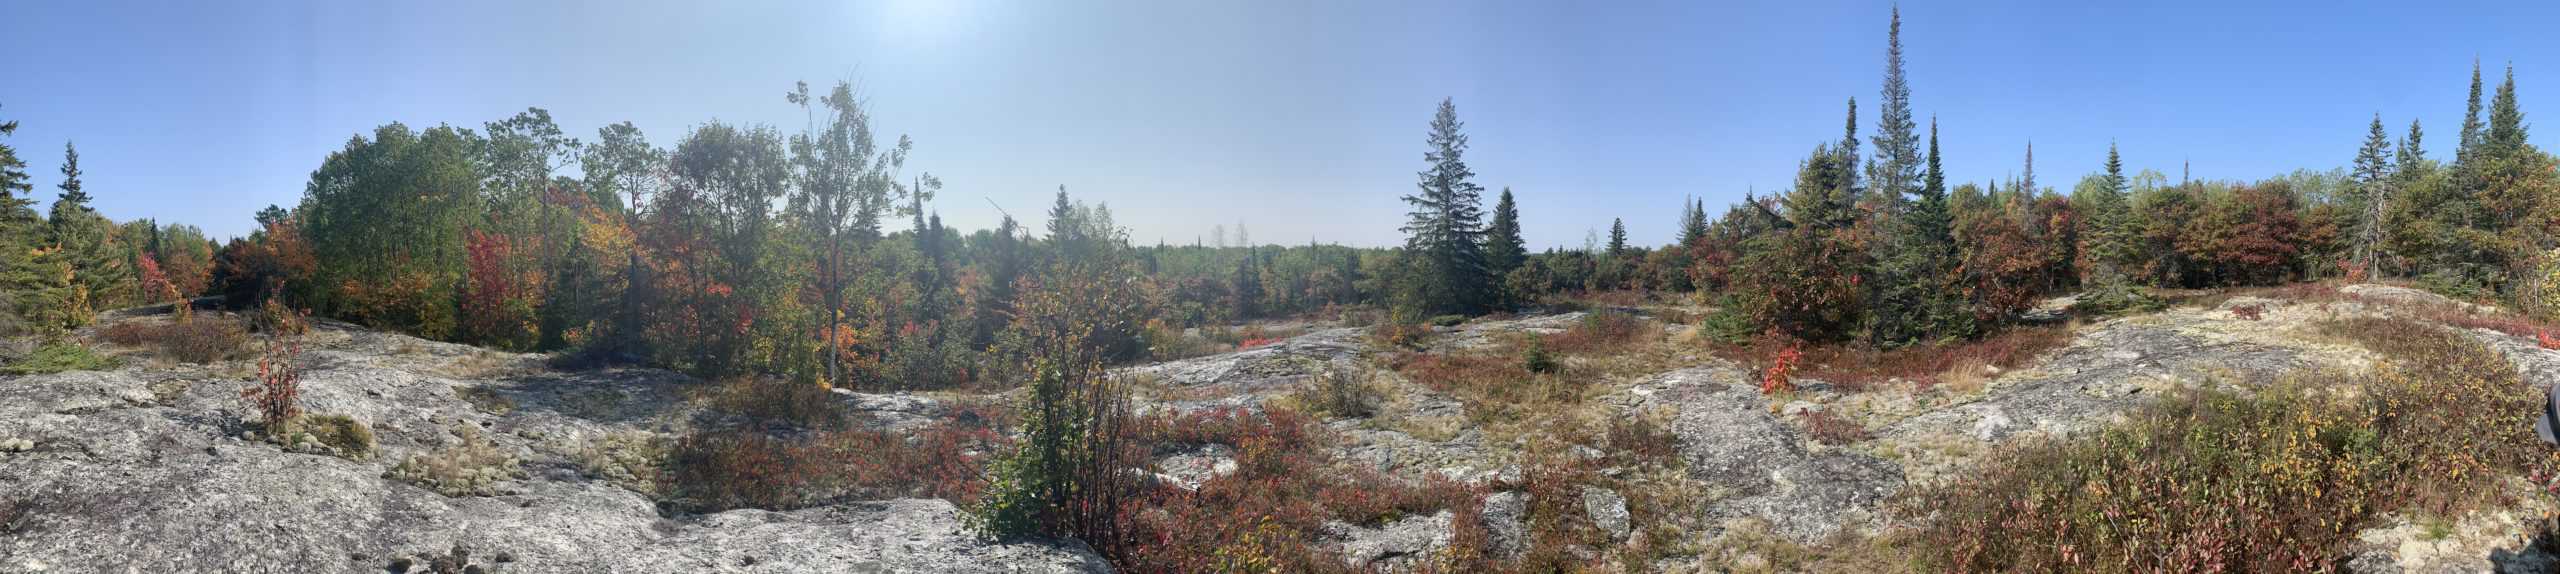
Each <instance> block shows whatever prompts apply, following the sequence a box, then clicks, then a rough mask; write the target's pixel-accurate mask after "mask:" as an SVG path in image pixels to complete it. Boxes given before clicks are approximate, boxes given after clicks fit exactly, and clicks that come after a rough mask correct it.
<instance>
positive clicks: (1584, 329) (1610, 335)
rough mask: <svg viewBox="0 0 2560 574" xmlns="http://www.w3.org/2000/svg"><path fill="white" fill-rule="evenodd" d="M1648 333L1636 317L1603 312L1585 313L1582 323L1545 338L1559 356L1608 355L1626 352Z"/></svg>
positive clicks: (1628, 314)
mask: <svg viewBox="0 0 2560 574" xmlns="http://www.w3.org/2000/svg"><path fill="white" fill-rule="evenodd" d="M1648 330H1649V329H1648V328H1647V325H1646V324H1645V321H1644V319H1642V318H1639V317H1636V316H1635V315H1634V314H1630V313H1627V312H1625V311H1617V310H1608V309H1604V310H1600V311H1592V312H1589V313H1584V314H1583V315H1582V321H1581V322H1577V323H1574V324H1573V326H1572V327H1568V328H1566V329H1565V331H1564V332H1562V333H1556V334H1553V335H1547V336H1545V337H1544V339H1545V343H1546V346H1547V347H1549V348H1552V349H1554V350H1555V351H1556V352H1560V353H1566V354H1584V353H1609V352H1614V351H1620V350H1624V349H1625V348H1626V347H1627V345H1629V344H1632V343H1634V342H1636V341H1637V340H1638V339H1641V338H1643V337H1644V335H1645V334H1646V332H1647V331H1648ZM1532 370H1535V369H1532Z"/></svg>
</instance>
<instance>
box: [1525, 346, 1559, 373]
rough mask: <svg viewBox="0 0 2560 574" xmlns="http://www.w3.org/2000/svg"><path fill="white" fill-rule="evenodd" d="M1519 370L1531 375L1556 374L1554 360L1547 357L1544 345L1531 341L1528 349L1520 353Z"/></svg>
mask: <svg viewBox="0 0 2560 574" xmlns="http://www.w3.org/2000/svg"><path fill="white" fill-rule="evenodd" d="M1520 368H1522V369H1526V370H1528V371H1529V372H1532V373H1538V374H1551V373H1554V372H1556V368H1557V365H1556V358H1555V357H1552V356H1548V355H1547V346H1546V344H1545V343H1542V342H1539V341H1536V340H1532V341H1529V348H1528V349H1526V350H1523V351H1521V352H1520Z"/></svg>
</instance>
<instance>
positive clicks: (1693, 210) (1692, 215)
mask: <svg viewBox="0 0 2560 574" xmlns="http://www.w3.org/2000/svg"><path fill="white" fill-rule="evenodd" d="M1686 203H1687V205H1683V206H1681V209H1680V246H1681V247H1689V246H1692V245H1696V244H1697V243H1698V239H1699V238H1702V237H1706V236H1707V202H1706V200H1704V199H1694V198H1693V199H1691V200H1689V201H1688V202H1686Z"/></svg>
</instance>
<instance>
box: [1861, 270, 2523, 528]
mask: <svg viewBox="0 0 2560 574" xmlns="http://www.w3.org/2000/svg"><path fill="white" fill-rule="evenodd" d="M2327 329H2328V331H2329V332H2332V333H2335V334H2338V335H2342V336H2347V337H2351V338H2355V339H2360V340H2361V341H2362V342H2363V343H2364V344H2365V345H2366V346H2368V347H2370V348H2372V349H2373V350H2374V351H2377V352H2379V353H2381V354H2382V355H2383V356H2384V357H2385V361H2384V362H2383V364H2382V365H2381V366H2380V367H2378V368H2377V369H2375V370H2373V371H2371V372H2369V373H2363V374H2354V375H2336V376H2312V377H2304V378H2295V379H2287V380H2284V381H2279V382H2274V383H2272V384H2268V385H2267V386H2265V387H2263V388H2261V389H2259V390H2257V391H2255V392H2248V393H2243V392H2231V391H2215V390H2207V391H2192V392H2189V393H2188V394H2185V395H2182V396H2180V397H2177V398H2175V399H2173V400H2169V401H2166V402H2162V403H2157V404H2155V405H2154V406H2151V407H2147V408H2145V409H2143V410H2141V411H2139V412H2137V413H2136V414H2135V415H2134V416H2133V417H2132V420H2131V422H2130V423H2128V424H2125V425H2121V426H2118V427H2114V428H2110V429H2108V430H2105V431H2102V432H2099V433H2097V434H2095V435H2093V436H2085V437H2079V438H2072V439H2066V440H2059V441H2054V442H2049V443H2042V444H2031V445H2028V446H2025V447H2023V448H2017V449H2014V450H2005V451H2002V452H2000V453H1998V454H1996V455H1994V458H1993V460H1992V461H1991V462H1990V463H1989V464H1987V465H1986V466H1984V467H1983V468H1982V469H1981V470H1979V471H1976V472H1973V473H1970V474H1968V475H1967V476H1965V477H1962V478H1960V479H1958V480H1955V481H1951V482H1948V483H1945V484H1940V485H1931V486H1924V487H1921V488H1917V489H1914V490H1912V491H1909V492H1906V493H1905V494H1904V495H1903V500H1904V502H1903V504H1904V505H1905V511H1906V512H1908V513H1909V514H1908V515H1909V516H1914V517H1919V519H1920V523H1919V524H1918V525H1917V526H1918V528H1917V529H1916V530H1914V531H1913V532H1912V533H1911V534H1910V535H1908V536H1909V538H1911V540H1910V541H1909V542H1910V545H1909V546H1910V547H1912V548H1917V549H1920V551H1921V552H1922V554H1923V555H1924V556H1925V557H1926V558H1927V560H1928V562H1929V565H1930V566H1931V567H1932V568H1937V569H1951V570H1983V571H2055V570H2087V569H2091V568H2095V569H2097V570H2098V571H2152V570H2158V569H2194V568H2206V569H2226V570H2237V571H2293V570H2309V569H2319V568H2322V567H2325V566H2327V565H2330V564H2333V562H2332V561H2333V560H2335V559H2336V557H2338V556H2341V555H2345V554H2346V553H2347V552H2346V551H2347V549H2348V548H2349V547H2351V546H2352V545H2353V544H2355V543H2356V542H2357V539H2356V535H2357V533H2358V532H2359V531H2361V530H2362V529H2364V528H2368V527H2370V526H2373V525H2374V524H2375V523H2376V522H2378V521H2379V520H2380V519H2381V517H2383V516H2384V515H2386V514H2389V513H2399V512H2405V513H2411V514H2415V515H2417V516H2421V517H2451V516H2458V515H2459V514H2460V513H2462V512H2465V511H2468V510H2471V509H2476V508H2481V507H2482V506H2483V505H2488V504H2494V503H2496V502H2497V500H2498V499H2499V497H2500V496H2501V495H2500V494H2499V493H2500V492H2501V489H2500V488H2499V487H2497V486H2496V484H2497V483H2498V482H2499V481H2502V480H2508V478H2507V477H2510V476H2516V475H2521V474H2524V473H2525V472H2526V471H2528V470H2529V467H2531V466H2532V465H2533V464H2535V461H2536V460H2541V459H2545V458H2547V457H2545V456H2544V454H2543V451H2544V447H2542V446H2541V445H2540V444H2539V443H2538V442H2537V441H2536V440H2535V439H2534V437H2533V435H2532V432H2531V431H2530V430H2529V429H2530V428H2531V427H2532V424H2531V417H2532V416H2533V413H2535V412H2538V410H2539V407H2538V406H2536V405H2537V404H2538V403H2539V402H2540V400H2541V397H2540V396H2539V393H2537V392H2535V391H2534V389H2532V388H2530V387H2529V386H2526V385H2520V384H2517V383H2516V373H2515V371H2514V370H2513V367H2512V366H2510V365H2509V363H2508V362H2507V361H2506V359H2505V358H2504V357H2503V356H2502V355H2500V354H2499V353H2498V352H2496V351H2495V350H2492V349H2488V348H2485V347H2482V346H2480V345H2479V344H2478V343H2476V342H2473V341H2470V340H2469V339H2468V338H2466V337H2464V336H2462V335H2460V334H2457V333H2453V332H2450V331H2446V330H2443V329H2439V328H2434V327H2430V326H2426V325H2421V324H2416V323H2408V322H2393V321H2384V320H2371V319H2368V320H2358V321H2353V322H2348V323H2342V324H2334V325H2330V326H2328V327H2327ZM2339 384H2348V385H2354V386H2357V387H2360V388H2361V389H2363V391H2364V392H2363V393H2335V392H2329V391H2330V389H2332V388H2334V387H2335V386H2336V385H2339ZM2127 516H2140V517H2148V518H2147V519H2145V520H2124V519H2123V517H2127Z"/></svg>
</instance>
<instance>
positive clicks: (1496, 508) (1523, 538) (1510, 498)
mask: <svg viewBox="0 0 2560 574" xmlns="http://www.w3.org/2000/svg"><path fill="white" fill-rule="evenodd" d="M1480 516H1481V517H1482V518H1483V520H1484V530H1485V539H1486V542H1488V543H1490V544H1491V545H1492V546H1493V554H1494V556H1497V557H1501V558H1517V557H1519V556H1520V553H1521V552H1524V551H1527V550H1528V548H1529V524H1528V520H1529V494H1528V493H1524V492H1519V491H1509V492H1496V493H1493V494H1492V495H1488V496H1486V497H1484V512H1483V513H1482V514H1481V515H1480Z"/></svg>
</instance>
